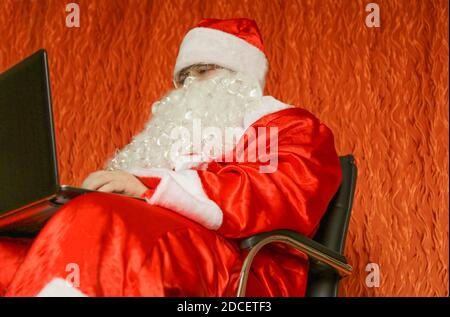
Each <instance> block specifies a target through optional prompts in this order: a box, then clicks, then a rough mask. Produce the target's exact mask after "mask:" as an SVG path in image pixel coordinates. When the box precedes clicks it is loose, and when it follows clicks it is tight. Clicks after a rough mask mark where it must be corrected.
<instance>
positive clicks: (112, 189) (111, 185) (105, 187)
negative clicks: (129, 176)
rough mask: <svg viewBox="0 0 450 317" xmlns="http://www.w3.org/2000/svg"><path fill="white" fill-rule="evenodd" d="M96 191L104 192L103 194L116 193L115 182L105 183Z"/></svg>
mask: <svg viewBox="0 0 450 317" xmlns="http://www.w3.org/2000/svg"><path fill="white" fill-rule="evenodd" d="M97 191H99V192H104V193H112V192H115V191H117V183H116V182H110V183H107V184H105V185H103V186H101V187H100V188H99V189H97Z"/></svg>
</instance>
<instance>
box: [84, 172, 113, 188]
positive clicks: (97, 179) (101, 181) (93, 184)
mask: <svg viewBox="0 0 450 317" xmlns="http://www.w3.org/2000/svg"><path fill="white" fill-rule="evenodd" d="M113 180H114V175H113V174H111V173H108V172H105V173H101V174H97V175H95V176H93V177H92V178H90V179H89V180H87V181H86V184H85V185H86V187H85V188H87V189H90V190H97V189H98V188H99V187H101V186H103V185H105V184H106V183H109V182H111V181H113Z"/></svg>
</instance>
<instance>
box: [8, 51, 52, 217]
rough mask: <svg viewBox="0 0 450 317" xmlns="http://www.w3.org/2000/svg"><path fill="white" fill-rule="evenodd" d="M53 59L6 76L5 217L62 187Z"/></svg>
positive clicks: (34, 61) (42, 56) (40, 55)
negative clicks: (53, 99)
mask: <svg viewBox="0 0 450 317" xmlns="http://www.w3.org/2000/svg"><path fill="white" fill-rule="evenodd" d="M49 84H50V83H49V77H48V67H47V54H46V52H45V51H44V50H40V51H38V52H37V53H35V54H33V55H31V56H30V57H28V58H26V59H25V60H23V61H22V62H20V63H19V64H17V65H16V66H14V67H12V68H11V69H9V70H7V71H5V72H4V73H2V74H0V217H1V215H4V214H5V213H8V212H10V211H13V210H16V209H18V208H20V207H23V206H25V205H28V204H30V203H33V202H36V201H38V200H40V199H43V198H46V197H48V196H50V195H52V194H54V193H55V191H56V189H57V187H58V169H57V162H56V149H55V141H54V133H53V118H52V108H51V96H50V87H49Z"/></svg>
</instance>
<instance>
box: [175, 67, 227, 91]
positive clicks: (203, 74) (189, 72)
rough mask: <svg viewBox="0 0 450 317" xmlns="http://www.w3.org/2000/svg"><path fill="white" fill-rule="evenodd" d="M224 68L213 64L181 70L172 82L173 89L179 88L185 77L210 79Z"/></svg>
mask: <svg viewBox="0 0 450 317" xmlns="http://www.w3.org/2000/svg"><path fill="white" fill-rule="evenodd" d="M223 68H224V67H221V66H218V65H215V64H195V65H192V66H189V67H186V68H184V69H182V70H181V71H180V72H179V73H178V76H177V78H176V79H175V80H174V85H175V88H180V87H181V86H183V83H184V81H185V79H186V78H187V77H195V78H196V79H198V80H205V79H208V78H212V77H213V76H214V74H215V73H216V72H217V70H219V69H223Z"/></svg>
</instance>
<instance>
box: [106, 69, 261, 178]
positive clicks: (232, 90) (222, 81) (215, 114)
mask: <svg viewBox="0 0 450 317" xmlns="http://www.w3.org/2000/svg"><path fill="white" fill-rule="evenodd" d="M261 97H262V91H261V88H260V86H259V84H258V82H257V81H256V80H254V79H253V78H250V77H248V76H246V75H244V74H242V73H236V72H232V71H229V70H226V69H219V70H217V71H216V73H214V76H213V77H211V78H209V79H204V80H198V79H195V78H193V77H188V78H186V80H185V82H184V85H183V87H181V88H179V89H174V90H172V91H171V92H169V93H168V94H167V95H166V96H165V97H163V98H162V99H161V100H160V101H157V102H155V103H154V104H153V106H152V117H151V119H150V120H149V121H148V123H147V124H146V126H145V128H144V130H143V131H142V132H141V133H139V134H137V135H136V136H134V137H133V139H132V141H131V142H130V143H129V144H128V145H126V146H125V147H124V148H123V149H122V150H120V151H116V154H115V155H114V157H113V158H112V159H109V160H108V161H107V162H106V164H105V169H107V170H117V169H121V170H125V171H130V170H132V169H134V168H151V167H157V168H168V169H175V168H176V167H177V164H178V163H179V161H180V158H183V157H185V156H186V155H192V153H195V154H196V155H197V156H198V154H200V156H201V159H200V161H201V162H208V161H211V160H214V159H216V158H218V157H220V156H222V155H225V154H226V153H227V152H229V151H230V150H232V149H233V148H234V146H235V145H236V144H235V143H236V141H237V140H229V138H226V137H225V135H226V132H225V130H226V129H230V128H234V129H241V130H242V131H243V129H244V128H245V127H244V117H245V116H246V115H248V114H250V113H252V112H255V111H257V110H258V109H259V107H260V105H261ZM198 120H200V123H201V143H202V145H204V144H207V143H211V140H212V139H214V136H212V135H207V134H205V133H204V131H205V130H207V129H206V128H207V127H214V128H218V129H219V130H220V132H221V138H222V140H218V141H219V144H220V145H219V149H218V147H215V149H214V150H213V152H214V153H211V147H208V146H202V147H201V153H198V152H195V151H194V150H195V149H198V148H199V147H198V146H197V147H196V146H195V145H194V138H193V135H194V131H193V125H194V122H197V124H198V122H199V121H198ZM180 128H183V130H184V131H189V134H190V135H189V137H188V138H186V137H185V136H183V137H182V138H181V143H182V146H181V147H180V146H179V145H180V138H179V137H178V138H174V135H173V132H174V131H176V129H180ZM179 131H180V130H179ZM213 141H214V140H213ZM216 141H217V140H216ZM197 144H198V142H197ZM174 146H177V148H178V150H177V151H176V153H175V154H174V150H173V149H174Z"/></svg>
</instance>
